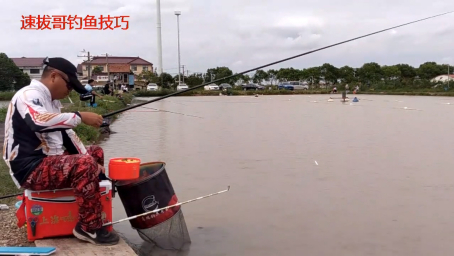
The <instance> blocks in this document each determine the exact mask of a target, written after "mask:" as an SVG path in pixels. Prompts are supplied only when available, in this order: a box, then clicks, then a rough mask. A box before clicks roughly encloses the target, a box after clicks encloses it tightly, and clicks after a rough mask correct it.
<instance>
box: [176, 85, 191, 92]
mask: <svg viewBox="0 0 454 256" xmlns="http://www.w3.org/2000/svg"><path fill="white" fill-rule="evenodd" d="M186 89H189V86H187V85H186V84H179V85H177V91H182V90H186Z"/></svg>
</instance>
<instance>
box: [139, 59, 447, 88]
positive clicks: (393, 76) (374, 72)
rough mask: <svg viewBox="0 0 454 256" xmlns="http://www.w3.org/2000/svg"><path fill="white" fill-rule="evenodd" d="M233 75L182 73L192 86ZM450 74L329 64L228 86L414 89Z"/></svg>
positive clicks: (430, 65)
mask: <svg viewBox="0 0 454 256" xmlns="http://www.w3.org/2000/svg"><path fill="white" fill-rule="evenodd" d="M453 71H454V66H449V74H453V73H454V72H453ZM233 74H234V73H233V72H232V70H230V69H229V68H228V67H216V68H209V69H207V71H206V72H205V73H193V74H191V75H189V76H184V75H183V74H181V77H182V79H184V82H185V83H186V84H187V85H188V86H189V87H192V86H196V85H200V84H202V83H205V82H210V81H214V80H218V79H221V78H223V77H227V76H231V75H233ZM447 74H448V65H446V64H438V63H436V62H425V63H423V64H421V65H419V67H413V66H411V65H408V64H396V65H390V66H388V65H379V64H378V63H376V62H370V63H365V64H364V65H362V66H361V67H359V68H354V67H350V66H343V67H335V66H333V65H331V64H329V63H325V64H323V65H321V66H319V67H310V68H304V69H296V68H281V69H269V70H267V71H265V70H257V71H256V72H255V73H253V74H245V75H240V76H237V77H235V78H233V79H229V80H227V81H224V83H229V84H231V85H234V84H244V83H259V84H263V83H266V84H272V85H276V84H277V83H278V82H279V81H305V82H307V83H308V84H309V85H312V86H314V87H318V86H320V85H323V84H326V85H330V86H336V85H345V84H351V85H360V86H369V87H374V86H375V87H387V88H409V89H411V88H423V87H431V86H433V85H434V83H432V82H431V79H433V78H435V77H436V76H439V75H447ZM141 77H142V79H144V80H147V81H149V82H154V83H157V84H158V85H160V86H164V87H169V88H170V87H172V86H173V85H175V83H176V81H178V75H176V76H174V77H172V76H171V75H170V74H168V73H162V74H161V75H160V76H158V75H156V74H154V73H152V72H149V71H148V72H144V73H143V74H141Z"/></svg>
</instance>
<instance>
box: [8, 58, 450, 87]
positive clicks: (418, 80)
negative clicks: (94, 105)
mask: <svg viewBox="0 0 454 256" xmlns="http://www.w3.org/2000/svg"><path fill="white" fill-rule="evenodd" d="M448 69H449V74H453V73H454V72H453V71H454V66H449V67H448V65H446V64H438V63H436V62H425V63H423V64H421V65H419V67H413V66H411V65H408V64H396V65H391V66H387V65H383V66H381V65H379V64H378V63H376V62H370V63H365V64H364V65H362V66H361V67H359V68H354V67H350V66H343V67H335V66H333V65H331V64H329V63H325V64H323V65H321V66H319V67H309V68H303V69H296V68H281V69H269V70H267V71H265V70H257V71H256V72H255V73H251V74H245V75H239V76H237V77H235V78H232V79H228V80H226V81H223V83H229V84H231V85H235V84H245V83H259V84H264V83H266V84H272V85H276V84H277V83H278V82H279V81H305V82H307V83H308V84H309V85H311V86H312V87H315V88H317V87H319V86H320V85H321V84H327V85H330V86H336V85H344V84H350V85H354V86H355V85H359V86H361V87H362V86H368V87H371V88H372V87H378V88H383V89H386V88H388V89H392V88H408V89H412V88H429V87H432V86H434V83H432V82H431V81H430V80H431V79H433V78H434V77H436V76H439V75H446V74H448ZM233 74H234V73H233V71H232V70H231V69H230V68H228V67H216V68H209V69H207V71H206V72H205V73H193V74H190V75H183V74H181V77H182V80H184V82H185V83H186V84H187V85H188V86H189V87H193V86H196V85H200V84H203V83H205V82H210V81H214V80H218V79H221V78H224V77H227V76H231V75H233ZM139 79H141V80H144V81H147V82H152V83H156V84H158V85H159V86H162V87H164V88H171V87H174V86H176V83H177V81H178V75H177V76H172V75H170V74H168V73H162V74H161V75H159V76H158V75H157V74H156V73H153V72H151V71H145V72H142V73H141V74H140V75H139ZM28 84H30V77H29V76H28V74H25V73H23V72H22V71H21V70H20V69H19V68H18V67H17V66H16V65H15V64H14V62H13V61H12V60H11V59H10V58H8V56H7V55H6V54H5V53H0V91H8V90H18V89H20V88H22V87H23V86H26V85H28Z"/></svg>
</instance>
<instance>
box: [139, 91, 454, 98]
mask: <svg viewBox="0 0 454 256" xmlns="http://www.w3.org/2000/svg"><path fill="white" fill-rule="evenodd" d="M174 92H175V91H174V90H165V89H164V90H160V91H135V92H133V93H134V95H135V96H137V97H160V96H164V95H167V94H170V93H174ZM341 92H342V91H338V94H340V93H341ZM219 93H222V94H224V95H225V94H226V92H220V91H205V90H197V89H196V90H194V91H189V92H186V93H182V94H179V95H177V96H218V95H219ZM350 93H352V92H350ZM254 94H260V95H298V94H330V92H329V91H327V90H321V89H319V90H312V89H311V90H296V91H289V90H259V91H252V90H250V91H243V90H233V91H232V94H231V95H232V96H245V95H254ZM358 94H377V95H415V96H454V90H452V91H449V90H448V91H444V90H441V89H388V90H379V89H375V90H362V91H359V92H358Z"/></svg>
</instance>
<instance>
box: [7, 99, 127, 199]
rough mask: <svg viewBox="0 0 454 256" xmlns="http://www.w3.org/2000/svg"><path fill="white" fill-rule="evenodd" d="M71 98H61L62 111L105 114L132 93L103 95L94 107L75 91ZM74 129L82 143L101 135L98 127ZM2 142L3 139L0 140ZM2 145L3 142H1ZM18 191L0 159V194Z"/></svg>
mask: <svg viewBox="0 0 454 256" xmlns="http://www.w3.org/2000/svg"><path fill="white" fill-rule="evenodd" d="M70 97H71V100H72V102H73V104H70V101H69V99H65V100H62V103H63V105H64V106H65V107H64V108H63V109H62V112H74V111H88V112H95V113H98V114H100V115H102V114H106V113H109V112H112V111H114V110H118V109H122V108H124V107H126V105H125V104H129V103H131V101H132V95H131V94H127V93H126V94H123V98H124V101H121V100H119V99H118V98H115V97H111V96H105V97H103V99H102V100H101V99H98V98H97V100H96V102H97V104H98V106H97V107H96V108H91V107H86V106H85V104H86V102H80V100H79V95H78V94H77V93H75V92H73V93H71V95H70ZM6 111H7V109H6V108H1V109H0V122H1V123H0V125H2V126H3V123H4V121H5V117H6ZM116 118H118V115H116V116H113V117H112V119H111V121H114V120H115V119H116ZM74 131H75V132H76V133H77V135H78V136H79V137H80V139H81V140H82V141H83V142H84V144H86V145H88V144H92V143H94V142H96V141H97V140H98V138H99V136H100V135H101V133H100V131H99V129H96V128H94V127H91V126H88V125H85V124H81V125H79V126H77V127H76V128H75V129H74ZM1 132H3V128H2V129H1ZM2 142H3V141H2ZM2 147H3V143H2ZM18 192H20V191H19V190H18V189H17V187H16V185H14V183H13V181H12V179H11V176H10V174H9V168H8V166H7V165H6V164H5V161H3V159H2V160H0V196H2V195H9V194H13V193H18ZM13 200H15V198H10V199H8V200H0V203H8V202H11V201H13Z"/></svg>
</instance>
